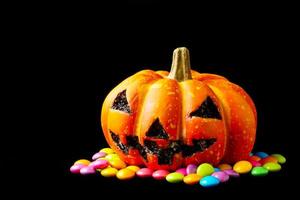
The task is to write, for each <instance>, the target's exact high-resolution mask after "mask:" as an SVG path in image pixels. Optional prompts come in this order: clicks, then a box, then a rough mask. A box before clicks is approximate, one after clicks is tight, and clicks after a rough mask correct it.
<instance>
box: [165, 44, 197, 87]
mask: <svg viewBox="0 0 300 200" xmlns="http://www.w3.org/2000/svg"><path fill="white" fill-rule="evenodd" d="M168 78H171V79H175V80H177V81H179V82H181V81H185V80H189V79H192V72H191V64H190V53H189V50H188V49H187V48H186V47H180V48H177V49H175V50H174V52H173V61H172V67H171V71H170V74H169V76H168Z"/></svg>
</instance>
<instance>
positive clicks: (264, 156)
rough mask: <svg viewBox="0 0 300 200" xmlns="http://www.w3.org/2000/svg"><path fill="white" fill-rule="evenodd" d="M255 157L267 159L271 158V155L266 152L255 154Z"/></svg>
mask: <svg viewBox="0 0 300 200" xmlns="http://www.w3.org/2000/svg"><path fill="white" fill-rule="evenodd" d="M255 155H256V156H258V157H260V158H266V157H268V156H269V154H267V153H265V152H262V151H260V152H257V153H255Z"/></svg>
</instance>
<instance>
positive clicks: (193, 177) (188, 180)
mask: <svg viewBox="0 0 300 200" xmlns="http://www.w3.org/2000/svg"><path fill="white" fill-rule="evenodd" d="M201 178H202V177H201V176H199V175H198V174H189V175H187V176H185V177H184V178H183V182H184V183H185V184H188V185H194V184H196V183H198V182H199V181H200V179H201Z"/></svg>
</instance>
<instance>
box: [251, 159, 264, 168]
mask: <svg viewBox="0 0 300 200" xmlns="http://www.w3.org/2000/svg"><path fill="white" fill-rule="evenodd" d="M249 162H250V163H251V165H252V166H253V167H260V166H261V163H260V162H258V161H255V160H250V161H249Z"/></svg>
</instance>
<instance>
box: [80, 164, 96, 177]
mask: <svg viewBox="0 0 300 200" xmlns="http://www.w3.org/2000/svg"><path fill="white" fill-rule="evenodd" d="M95 172H96V171H95V169H94V167H93V166H85V167H83V168H81V169H80V174H82V175H87V174H94V173H95Z"/></svg>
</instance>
